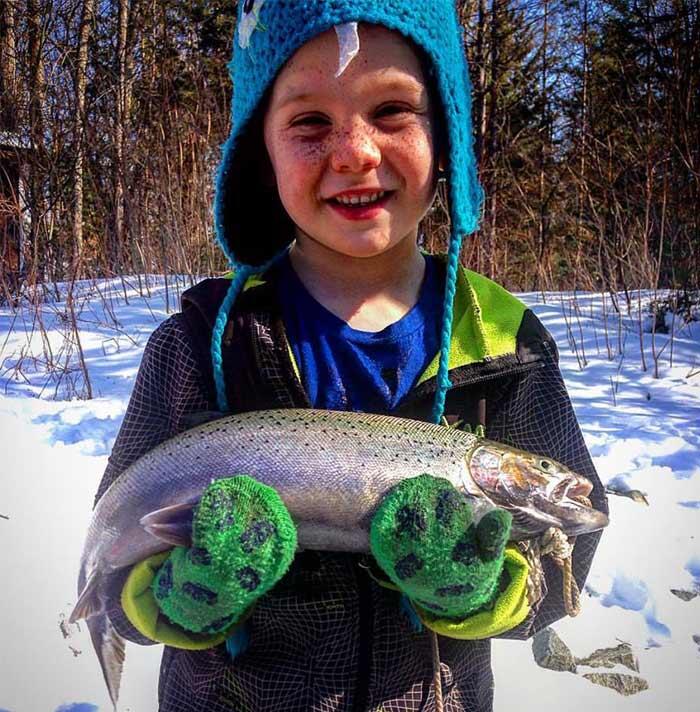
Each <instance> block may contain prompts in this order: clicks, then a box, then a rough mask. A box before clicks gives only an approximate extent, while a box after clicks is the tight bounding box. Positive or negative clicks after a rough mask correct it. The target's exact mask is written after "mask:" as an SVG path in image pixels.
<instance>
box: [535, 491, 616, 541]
mask: <svg viewBox="0 0 700 712" xmlns="http://www.w3.org/2000/svg"><path fill="white" fill-rule="evenodd" d="M591 489H592V488H591ZM589 493H590V491H589ZM533 505H534V507H533V508H534V509H535V510H537V511H539V512H542V513H543V514H545V515H546V518H547V519H550V518H551V519H555V520H556V521H557V524H556V525H555V526H558V527H559V528H560V529H561V530H562V531H563V532H564V533H565V534H566V535H567V536H578V535H579V534H588V533H589V532H595V531H599V530H600V529H604V528H605V527H606V526H607V525H608V523H609V519H608V515H607V514H605V513H604V512H601V511H599V510H597V509H595V508H594V507H593V506H592V505H591V501H590V500H589V499H588V497H587V496H585V495H582V494H576V489H575V488H574V489H573V490H572V489H570V490H568V492H566V494H565V495H564V496H562V497H561V498H560V499H558V500H555V501H552V500H550V499H547V498H546V497H543V496H541V495H535V496H534V497H533ZM535 516H536V515H535Z"/></svg>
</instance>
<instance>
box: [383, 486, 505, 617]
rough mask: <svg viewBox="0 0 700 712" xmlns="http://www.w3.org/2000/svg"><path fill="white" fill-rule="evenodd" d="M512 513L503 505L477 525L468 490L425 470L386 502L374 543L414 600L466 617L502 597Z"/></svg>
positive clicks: (398, 583)
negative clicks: (424, 472) (502, 581)
mask: <svg viewBox="0 0 700 712" xmlns="http://www.w3.org/2000/svg"><path fill="white" fill-rule="evenodd" d="M511 519H512V518H511V515H510V514H509V513H508V512H506V511H504V510H501V509H496V510H493V511H491V512H488V513H487V514H486V515H485V516H484V517H483V518H482V519H481V521H480V522H479V523H478V524H477V525H474V524H473V523H472V510H471V507H470V505H469V502H468V500H467V498H466V497H465V496H464V495H463V494H462V493H461V492H459V491H458V490H457V489H455V488H454V487H453V486H452V484H451V483H450V482H448V481H447V480H445V479H442V478H438V477H433V476H431V475H419V476H418V477H412V478H410V479H407V480H404V481H403V482H401V483H400V484H398V485H397V486H396V487H394V488H393V489H392V490H391V491H390V492H389V494H388V495H387V496H386V497H385V498H384V500H382V502H381V504H380V505H379V508H378V510H377V512H376V513H375V515H374V517H373V519H372V524H371V528H370V546H371V549H372V553H373V554H374V558H375V559H376V560H377V563H378V564H379V566H380V567H381V568H382V570H383V571H384V572H385V573H386V574H387V576H388V577H389V578H390V579H391V581H392V582H393V583H394V584H396V586H398V587H399V589H401V591H402V592H403V593H404V594H406V596H408V598H410V599H411V600H412V601H413V602H415V603H417V604H418V605H419V606H421V607H423V608H425V609H427V610H429V611H431V612H433V613H435V614H437V615H438V616H441V617H444V618H466V617H467V616H469V615H471V614H472V613H475V612H477V611H478V610H479V609H480V608H482V607H485V606H488V605H489V604H491V603H492V602H493V601H494V600H495V598H496V597H497V595H498V592H499V580H500V576H501V572H502V570H503V552H504V549H505V545H506V543H507V542H508V537H509V536H510V525H511Z"/></svg>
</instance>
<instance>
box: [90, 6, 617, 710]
mask: <svg viewBox="0 0 700 712" xmlns="http://www.w3.org/2000/svg"><path fill="white" fill-rule="evenodd" d="M234 44H235V51H234V59H233V62H232V69H233V79H234V88H235V89H234V100H233V129H232V133H231V137H230V139H229V141H228V142H227V143H226V145H225V147H224V155H223V161H222V165H221V168H220V172H219V180H218V185H217V194H216V202H215V215H216V230H217V236H218V240H219V243H220V245H221V247H222V248H223V250H224V252H225V253H226V256H227V257H228V259H229V260H230V262H231V265H232V267H233V269H234V271H235V276H234V277H233V278H232V279H215V280H205V281H204V282H202V283H201V284H199V285H197V286H196V287H194V288H193V289H191V290H189V291H188V292H186V293H185V294H184V295H183V311H182V313H180V314H177V315H175V316H173V317H171V318H170V319H168V320H167V321H166V322H165V323H164V324H162V325H161V326H160V327H159V328H158V329H157V330H156V332H155V333H154V334H153V336H152V337H151V339H150V341H149V343H148V346H147V348H146V351H145V353H144V357H143V362H142V365H141V369H140V371H139V374H138V377H137V380H136V383H135V386H134V393H133V395H132V398H131V402H130V404H129V408H128V410H127V413H126V417H125V419H124V424H123V426H122V429H121V431H120V433H119V436H118V438H117V441H116V444H115V447H114V450H113V452H112V455H111V457H110V461H109V465H108V467H107V471H106V472H105V475H104V478H103V481H102V484H101V486H100V489H99V492H98V498H99V496H101V494H102V493H103V492H104V491H105V490H106V488H107V487H108V486H109V485H110V484H111V482H113V481H114V479H115V478H116V477H118V475H119V473H121V472H122V471H123V470H124V469H125V468H126V467H128V466H129V465H130V464H131V463H132V462H134V461H135V460H136V459H137V458H138V457H140V456H141V455H142V454H144V453H145V452H147V451H148V450H150V449H152V448H153V447H155V446H156V445H157V444H159V443H160V442H162V441H163V440H165V439H167V438H169V437H172V436H173V435H175V434H177V433H179V432H181V431H183V430H185V429H186V428H187V427H189V426H190V425H191V424H192V422H193V416H196V414H198V413H203V412H206V411H213V410H219V411H227V412H243V411H249V410H261V409H270V408H292V407H294V408H308V407H315V408H329V409H334V410H355V411H365V412H375V413H388V414H392V415H396V416H403V417H410V418H413V419H422V420H432V421H433V422H440V421H441V419H442V418H443V417H444V418H446V419H447V421H448V422H450V423H455V422H457V421H460V422H462V423H468V424H471V425H473V426H476V425H482V426H484V427H485V430H486V434H487V436H488V437H489V438H491V439H493V440H497V441H501V442H505V443H508V444H510V445H513V446H516V447H519V448H522V449H525V450H529V451H533V452H536V453H540V454H543V455H547V456H548V457H552V458H554V459H556V460H558V461H560V462H562V463H564V464H565V465H567V466H569V467H570V468H571V469H573V470H575V471H576V472H578V473H580V474H583V475H586V476H587V477H589V478H590V479H591V481H592V483H593V484H594V491H593V493H592V495H591V497H592V501H593V505H594V506H595V507H596V508H598V509H602V510H605V509H606V504H605V498H604V494H603V492H602V488H601V485H600V482H599V480H598V478H597V476H596V473H595V470H594V468H593V465H592V463H591V460H590V457H589V455H588V452H587V450H586V447H585V445H584V442H583V439H582V437H581V434H580V430H579V428H578V425H577V423H576V419H575V416H574V413H573V411H572V408H571V405H570V402H569V399H568V397H567V394H566V391H565V388H564V385H563V382H562V379H561V375H560V373H559V370H558V367H557V352H556V347H555V345H554V343H553V342H552V339H551V337H550V336H549V334H548V333H547V332H546V331H545V329H544V328H543V327H542V325H541V324H540V323H539V321H538V320H537V318H536V317H535V316H534V315H533V314H532V312H530V311H529V310H528V309H526V308H525V306H524V305H522V304H521V303H520V302H519V301H518V300H516V299H515V298H514V297H512V296H511V295H509V294H508V293H507V292H505V291H504V290H503V289H501V288H500V287H498V286H497V285H496V284H494V283H493V282H490V281H489V280H487V279H485V278H483V277H481V276H479V275H477V274H474V273H472V272H469V271H466V270H463V269H462V268H461V267H459V262H458V256H459V250H460V245H461V240H462V238H463V236H465V235H466V234H468V233H471V232H473V231H474V230H475V229H476V227H477V219H478V214H479V210H480V205H481V189H480V187H479V185H478V182H477V178H476V168H475V162H474V156H473V152H472V136H471V121H470V96H469V80H468V74H467V67H466V61H465V59H464V53H463V46H462V35H461V30H460V27H459V24H458V20H457V15H456V12H455V9H454V7H453V4H452V0H426V2H420V3H417V2H415V0H383V2H379V1H378V0H314V1H313V2H311V1H310V0H267V1H266V0H246V1H245V2H240V3H239V21H238V25H237V35H236V38H235V43H234ZM441 178H444V179H446V180H447V182H448V184H449V197H450V214H451V219H452V230H453V232H452V238H451V240H450V244H449V252H448V254H447V256H445V257H433V256H428V255H424V254H422V253H421V252H420V251H419V249H418V236H419V231H420V222H421V220H422V219H423V217H424V216H425V215H426V213H427V212H428V211H429V210H430V208H431V205H432V202H433V200H434V197H435V193H436V187H437V183H438V180H440V179H441ZM241 474H245V473H241ZM448 487H449V486H446V484H445V481H443V480H439V479H437V478H433V477H431V476H427V477H421V478H413V479H411V480H407V482H406V484H405V486H403V485H402V486H401V487H399V488H398V491H396V492H392V493H391V494H390V495H389V496H388V497H387V499H386V500H385V502H384V503H383V504H382V506H381V507H380V512H379V513H378V514H377V515H376V516H375V518H374V520H373V523H372V548H373V553H374V555H375V556H374V559H373V558H372V557H370V556H369V555H367V556H360V555H355V554H342V553H330V552H315V551H302V552H299V553H296V554H295V542H296V537H295V531H294V525H293V523H292V521H291V518H290V517H289V514H288V513H287V511H286V509H285V507H284V505H283V504H282V502H281V500H280V499H279V497H278V496H277V495H276V494H275V493H274V492H273V491H272V490H269V488H266V487H264V486H262V485H260V484H259V483H257V482H255V481H253V480H250V479H249V478H244V477H233V478H229V479H226V480H221V481H219V482H218V483H216V485H213V486H210V488H208V490H207V491H206V493H205V496H204V498H203V500H202V503H201V504H200V505H199V508H198V510H197V514H196V517H195V527H194V534H193V539H194V542H193V546H192V548H190V549H183V548H176V549H174V550H172V551H171V552H164V553H163V554H159V555H157V556H155V557H152V558H151V559H149V560H147V561H146V562H143V563H142V564H139V565H137V566H135V567H133V568H132V569H131V570H129V571H127V572H125V573H124V574H119V575H115V576H114V580H113V582H112V591H113V600H112V605H111V608H110V611H109V616H110V619H111V621H112V623H113V624H114V625H115V627H116V629H117V631H118V632H119V633H120V634H121V635H122V636H124V637H125V638H127V639H128V640H131V641H134V642H137V643H141V644H151V643H153V642H155V641H157V642H162V643H165V644H166V647H165V651H164V655H163V662H162V667H161V674H160V683H159V704H160V707H159V709H160V710H162V711H164V712H183V711H186V710H187V711H189V710H206V711H207V712H223V711H233V710H236V711H239V710H251V711H255V710H287V711H296V710H299V711H300V712H301V711H302V710H304V711H305V712H306V711H308V710H317V711H318V712H321V711H322V710H323V711H328V712H331V711H340V710H358V711H360V710H380V709H381V710H385V711H388V710H402V711H403V710H432V709H435V704H436V702H435V690H434V686H433V684H432V683H433V659H432V654H431V640H430V636H429V632H428V630H426V627H427V628H428V629H430V630H432V631H436V632H437V633H439V634H440V659H441V663H442V695H443V697H444V703H445V709H447V710H452V711H455V712H456V711H458V710H471V711H476V710H478V711H486V710H490V709H491V708H492V694H493V689H492V688H493V677H492V674H491V668H490V641H489V638H490V637H493V636H496V635H502V636H506V637H519V638H526V637H528V636H530V635H532V634H533V633H534V632H535V631H536V630H538V629H540V628H542V627H544V626H546V625H548V624H549V623H551V622H552V621H554V620H556V619H558V618H560V617H562V616H563V615H564V604H563V595H562V577H561V574H560V573H559V570H558V569H557V568H556V567H554V566H552V565H550V564H549V563H548V561H547V560H544V561H543V568H544V574H545V579H546V580H545V581H543V584H544V586H543V588H542V595H541V597H540V599H539V600H538V601H535V602H534V603H533V604H532V605H529V604H528V602H527V599H526V596H525V586H524V581H525V579H526V578H527V574H528V567H527V563H526V561H525V559H524V558H523V557H522V556H521V555H520V554H519V553H518V550H517V548H516V547H515V546H508V547H506V548H505V550H504V546H505V542H506V540H507V539H508V533H509V526H510V517H509V515H506V514H505V513H502V512H496V513H495V514H494V515H493V516H491V517H489V518H487V519H485V520H482V522H481V523H480V524H479V526H478V527H476V528H475V527H473V526H469V511H468V505H467V504H466V503H465V502H466V501H465V500H464V499H463V498H462V497H461V495H459V494H458V493H457V492H456V490H450V489H449V488H448ZM446 519H449V522H450V524H449V526H448V525H446V524H445V521H446ZM438 520H440V521H438ZM443 525H445V526H443ZM441 527H442V528H441ZM597 541H598V534H588V535H584V536H580V537H579V538H578V540H577V542H576V545H575V548H574V552H573V568H574V576H575V578H576V580H577V581H578V584H579V585H582V584H583V581H584V580H585V577H586V574H587V572H588V569H589V567H590V562H591V558H592V555H593V552H594V550H595V547H596V545H597ZM394 548H395V549H397V550H400V552H401V558H400V560H399V558H398V555H396V554H395V552H394ZM407 552H408V553H407ZM433 559H435V560H436V561H437V560H439V567H443V568H441V569H440V568H439V567H438V569H439V570H441V571H442V570H444V571H447V572H448V573H447V574H446V576H447V579H445V580H441V581H436V580H434V578H435V574H434V571H436V570H438V569H436V568H435V567H434V566H433V563H432V562H433ZM212 561H214V564H215V565H214V564H212ZM426 562H427V563H426ZM435 566H437V564H436V565H435ZM460 567H461V568H460ZM456 570H459V571H462V572H463V574H461V576H462V578H461V579H450V578H449V576H451V575H452V574H453V573H454V571H456ZM430 572H433V573H432V574H431V573H430ZM431 577H432V579H431ZM445 584H448V585H445ZM416 614H418V616H419V617H420V621H419V620H418V619H417V616H416ZM421 621H422V624H421Z"/></svg>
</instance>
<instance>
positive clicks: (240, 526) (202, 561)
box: [152, 475, 297, 633]
mask: <svg viewBox="0 0 700 712" xmlns="http://www.w3.org/2000/svg"><path fill="white" fill-rule="evenodd" d="M296 545H297V531H296V527H295V526H294V522H293V521H292V518H291V516H290V514H289V512H288V510H287V508H286V507H285V505H284V503H283V502H282V500H281V499H280V496H279V495H278V494H277V492H276V491H275V490H274V489H272V488H271V487H268V486H267V485H263V484H261V483H260V482H257V481H256V480H254V479H252V478H250V477H248V476H246V475H239V476H237V477H230V478H227V479H222V480H217V481H216V482H213V483H212V484H210V485H209V486H208V487H207V489H206V490H204V494H203V495H202V499H201V501H200V503H199V504H198V505H197V509H196V511H195V514H194V519H193V522H192V547H190V548H187V547H181V546H180V547H176V548H175V549H173V551H172V552H171V553H170V556H169V557H168V558H167V559H166V561H165V563H164V564H163V565H162V566H161V568H160V569H159V571H158V573H157V574H156V576H155V578H154V580H153V584H152V590H153V593H154V595H155V598H156V601H157V603H158V606H159V608H160V610H161V611H162V612H163V613H165V615H166V616H167V617H168V618H169V619H170V620H171V621H173V622H174V623H177V624H178V625H180V626H181V627H183V628H186V629H187V630H191V631H194V632H197V633H218V632H220V631H222V630H225V629H226V628H228V627H230V626H231V625H232V624H233V623H235V622H236V620H237V619H238V618H240V616H241V615H242V614H243V613H244V612H245V611H246V609H248V608H249V607H250V605H251V604H252V603H253V602H254V601H255V600H256V599H257V598H259V597H260V596H262V595H263V594H264V593H265V592H266V591H269V590H270V588H272V586H274V584H275V583H277V581H279V579H280V578H282V576H283V575H284V573H285V572H286V571H287V569H288V568H289V565H290V564H291V563H292V559H293V558H294V552H295V550H296Z"/></svg>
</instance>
